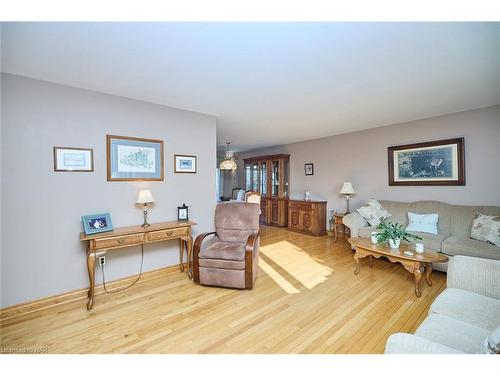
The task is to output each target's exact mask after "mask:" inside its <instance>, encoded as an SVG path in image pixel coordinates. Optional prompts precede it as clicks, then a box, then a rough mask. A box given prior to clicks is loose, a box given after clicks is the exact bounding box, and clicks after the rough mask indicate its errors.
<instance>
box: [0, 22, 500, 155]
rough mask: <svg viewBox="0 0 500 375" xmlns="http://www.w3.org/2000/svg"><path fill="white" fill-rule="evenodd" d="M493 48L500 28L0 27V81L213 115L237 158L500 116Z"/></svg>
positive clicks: (499, 51)
mask: <svg viewBox="0 0 500 375" xmlns="http://www.w3.org/2000/svg"><path fill="white" fill-rule="evenodd" d="M499 46H500V23H3V24H2V71H4V72H8V73H12V74H19V75H24V76H28V77H32V78H37V79H42V80H47V81H52V82H56V83H61V84H67V85H71V86H76V87H81V88H85V89H90V90H96V91H100V92H104V93H109V94H115V95H121V96H125V97H130V98H135V99H140V100H145V101H150V102H154V103H159V104H164V105H168V106H173V107H178V108H184V109H189V110H192V111H197V112H202V113H208V114H212V115H215V116H217V133H218V135H217V138H218V143H219V145H220V146H221V145H224V141H226V140H231V141H232V149H233V150H235V151H244V150H248V149H252V148H257V147H265V146H271V145H278V144H285V143H292V142H297V141H302V140H306V139H312V138H319V137H324V136H329V135H335V134H340V133H346V132H352V131H356V130H361V129H367V128H373V127H377V126H383V125H388V124H394V123H399V122H405V121H410V120H415V119H421V118H426V117H431V116H436V115H440V114H446V113H453V112H459V111H464V110H468V109H474V108H481V107H486V106H490V105H495V104H500V48H499ZM471 126H473V124H471Z"/></svg>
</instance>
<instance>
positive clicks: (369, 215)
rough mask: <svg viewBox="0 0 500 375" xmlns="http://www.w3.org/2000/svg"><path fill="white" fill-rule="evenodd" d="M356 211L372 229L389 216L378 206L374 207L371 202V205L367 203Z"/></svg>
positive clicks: (387, 212)
mask: <svg viewBox="0 0 500 375" xmlns="http://www.w3.org/2000/svg"><path fill="white" fill-rule="evenodd" d="M377 203H378V202H377ZM357 211H358V212H359V214H360V215H361V216H363V217H364V218H365V219H366V221H368V223H369V224H370V225H371V226H373V227H376V226H377V225H379V224H380V222H381V221H382V220H383V219H386V218H388V217H390V216H391V214H390V213H389V211H387V210H386V209H385V208H384V207H382V206H381V205H380V204H378V205H375V204H373V203H372V202H371V204H370V203H369V204H367V205H365V206H362V207H360V208H358V209H357Z"/></svg>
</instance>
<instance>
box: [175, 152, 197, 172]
mask: <svg viewBox="0 0 500 375" xmlns="http://www.w3.org/2000/svg"><path fill="white" fill-rule="evenodd" d="M174 172H175V173H196V156H193V155H174Z"/></svg>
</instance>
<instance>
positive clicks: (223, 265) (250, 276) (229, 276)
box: [193, 202, 260, 289]
mask: <svg viewBox="0 0 500 375" xmlns="http://www.w3.org/2000/svg"><path fill="white" fill-rule="evenodd" d="M259 212H260V207H259V205H258V204H256V203H241V202H226V203H220V204H218V205H217V207H216V209H215V230H216V231H215V232H210V233H203V234H200V235H199V236H198V237H197V238H196V240H195V242H194V248H193V279H194V281H195V282H196V283H200V284H203V285H214V286H222V287H227V288H238V289H252V288H253V285H254V282H255V278H256V277H257V270H258V264H259V243H260V234H259ZM212 235H213V236H212Z"/></svg>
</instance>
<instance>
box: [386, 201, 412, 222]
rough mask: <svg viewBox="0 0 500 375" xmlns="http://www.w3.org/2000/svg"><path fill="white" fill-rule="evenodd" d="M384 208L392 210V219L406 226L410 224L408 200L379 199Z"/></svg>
mask: <svg viewBox="0 0 500 375" xmlns="http://www.w3.org/2000/svg"><path fill="white" fill-rule="evenodd" d="M379 202H380V204H381V205H382V206H384V208H385V209H386V210H387V211H389V212H390V214H391V221H392V222H394V223H399V224H402V225H404V226H407V225H408V207H409V205H410V204H409V203H408V202H395V201H382V200H381V201H379Z"/></svg>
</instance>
